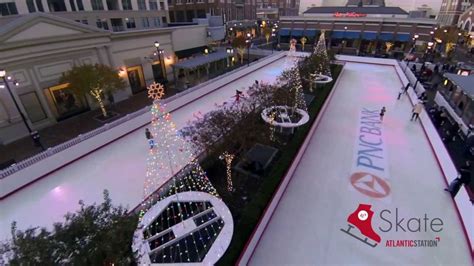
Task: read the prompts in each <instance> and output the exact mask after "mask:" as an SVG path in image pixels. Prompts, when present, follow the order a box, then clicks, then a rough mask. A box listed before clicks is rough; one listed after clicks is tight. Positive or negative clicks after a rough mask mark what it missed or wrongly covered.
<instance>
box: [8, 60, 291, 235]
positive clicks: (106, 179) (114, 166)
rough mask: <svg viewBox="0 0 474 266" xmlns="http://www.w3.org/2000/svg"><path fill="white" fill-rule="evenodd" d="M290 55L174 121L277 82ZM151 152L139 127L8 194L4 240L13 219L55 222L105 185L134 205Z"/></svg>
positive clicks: (117, 199) (22, 225)
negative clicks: (255, 85)
mask: <svg viewBox="0 0 474 266" xmlns="http://www.w3.org/2000/svg"><path fill="white" fill-rule="evenodd" d="M285 60H286V59H285V57H283V58H281V59H279V60H277V61H275V62H273V63H271V64H269V65H266V66H265V67H262V68H260V69H258V70H256V71H254V72H252V73H250V74H248V75H245V76H242V77H241V78H239V79H238V80H236V81H234V82H231V83H230V84H228V85H226V86H223V87H221V88H220V89H218V90H216V91H214V92H212V93H210V94H208V95H206V96H205V97H202V98H199V99H198V100H196V101H194V102H192V103H190V104H188V105H185V106H183V107H182V108H180V109H178V110H176V111H174V112H172V119H173V121H174V122H175V123H176V125H177V127H178V128H181V127H183V126H184V125H185V124H186V121H188V120H190V119H193V113H196V112H202V113H203V114H204V113H206V112H209V111H210V110H212V109H214V108H216V107H215V104H216V103H217V104H221V103H222V102H224V101H233V100H234V98H232V96H234V95H235V90H237V89H238V90H245V89H246V88H248V86H250V85H252V84H253V83H254V82H255V80H259V81H263V82H267V83H273V82H274V81H275V80H276V77H278V76H279V75H280V73H281V72H282V70H283V68H284V66H285ZM150 118H151V115H150ZM147 154H148V143H147V141H146V139H145V133H144V129H141V130H137V131H135V132H133V133H131V134H129V135H127V136H125V137H123V138H121V139H119V140H117V141H115V142H112V143H111V144H109V145H107V146H105V147H103V148H101V149H99V150H97V151H95V152H93V153H91V154H89V155H87V156H85V157H84V158H81V159H80V160H78V161H75V162H73V163H71V164H69V165H67V166H65V167H63V168H61V169H59V170H57V171H55V172H53V173H51V174H50V175H49V176H47V177H44V178H43V179H41V180H39V181H37V182H35V183H34V184H32V185H30V186H27V187H26V188H24V189H22V190H20V191H18V192H16V193H14V194H13V195H11V196H9V197H7V198H6V199H4V200H2V201H1V202H0V222H1V224H0V240H3V239H6V238H10V237H11V234H10V224H11V222H12V221H16V222H17V227H18V229H26V228H28V227H30V226H47V227H50V226H51V225H52V224H53V223H54V222H59V221H62V220H63V216H64V215H65V214H66V213H67V212H68V211H75V210H77V209H78V207H79V205H78V202H79V200H84V202H85V203H86V204H91V203H93V202H102V201H103V190H104V189H108V190H109V192H110V196H111V198H112V202H113V203H114V204H122V205H123V206H128V207H129V208H133V207H135V206H136V205H138V204H139V203H140V202H141V201H142V198H143V184H144V181H145V169H146V157H147Z"/></svg>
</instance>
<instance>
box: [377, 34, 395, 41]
mask: <svg viewBox="0 0 474 266" xmlns="http://www.w3.org/2000/svg"><path fill="white" fill-rule="evenodd" d="M379 40H382V41H391V40H393V33H390V32H382V33H380V35H379Z"/></svg>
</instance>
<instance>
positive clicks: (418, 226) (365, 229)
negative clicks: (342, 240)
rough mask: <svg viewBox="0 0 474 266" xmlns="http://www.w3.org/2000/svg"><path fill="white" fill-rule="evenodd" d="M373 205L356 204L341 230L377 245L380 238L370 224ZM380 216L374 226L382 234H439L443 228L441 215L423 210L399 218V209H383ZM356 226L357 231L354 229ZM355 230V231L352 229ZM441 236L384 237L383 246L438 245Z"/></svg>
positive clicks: (369, 243)
mask: <svg viewBox="0 0 474 266" xmlns="http://www.w3.org/2000/svg"><path fill="white" fill-rule="evenodd" d="M371 208H372V205H369V204H359V207H357V209H356V210H355V211H354V212H353V213H351V214H350V215H349V216H348V217H347V222H348V223H349V224H348V228H347V229H342V228H341V229H340V230H341V231H342V232H344V233H346V234H348V235H349V236H351V237H353V238H355V239H357V240H359V241H361V242H363V243H364V244H367V245H369V246H371V247H373V248H374V247H376V246H377V245H378V244H380V243H381V242H382V238H381V237H380V235H379V233H377V232H376V231H375V230H374V228H373V226H372V218H373V216H374V212H373V211H372V210H371ZM379 218H380V220H381V221H382V223H381V224H380V225H381V226H379V227H378V228H377V229H378V231H379V232H381V233H388V232H392V231H394V232H400V233H402V232H411V233H439V232H441V231H443V220H441V218H433V219H430V218H428V215H427V214H426V213H425V214H424V216H423V217H410V218H407V217H402V216H401V215H400V214H399V211H398V208H395V211H394V212H393V211H391V210H388V209H384V210H382V211H381V212H380V213H379ZM355 228H357V229H358V230H355ZM352 229H354V230H352ZM440 240H441V239H440V237H439V236H436V237H435V238H434V239H428V240H426V239H423V240H420V239H387V240H385V247H391V248H400V247H409V248H414V247H437V246H438V243H439V241H440Z"/></svg>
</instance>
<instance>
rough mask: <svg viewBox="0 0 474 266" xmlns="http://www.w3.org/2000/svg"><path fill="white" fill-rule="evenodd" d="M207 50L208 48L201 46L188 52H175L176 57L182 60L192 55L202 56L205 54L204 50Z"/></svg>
mask: <svg viewBox="0 0 474 266" xmlns="http://www.w3.org/2000/svg"><path fill="white" fill-rule="evenodd" d="M206 48H207V46H199V47H194V48H190V49H186V50H181V51H175V52H174V54H175V55H176V57H178V58H179V59H181V58H186V57H190V56H191V55H194V54H199V53H201V54H202V53H203V52H204V49H206Z"/></svg>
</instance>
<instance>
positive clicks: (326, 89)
mask: <svg viewBox="0 0 474 266" xmlns="http://www.w3.org/2000/svg"><path fill="white" fill-rule="evenodd" d="M341 70H342V66H341V65H331V72H332V73H333V78H334V81H333V82H331V83H329V84H326V85H319V86H318V88H317V89H316V90H314V92H308V91H306V90H305V93H306V94H313V95H314V96H315V98H314V100H313V101H312V103H311V105H310V106H309V107H308V113H309V115H310V121H309V122H308V123H307V124H306V125H304V126H302V127H301V128H298V130H297V131H296V132H295V133H294V134H293V136H292V137H291V139H290V140H289V141H288V142H287V143H286V144H275V145H273V146H275V147H276V148H278V149H279V150H280V152H279V156H278V157H277V159H276V160H275V161H274V162H273V163H272V168H271V169H270V170H269V171H267V173H266V174H264V176H262V177H261V178H259V179H257V180H256V179H254V178H250V179H251V180H235V181H234V182H235V183H236V187H238V188H240V189H236V191H235V192H233V193H229V192H227V190H225V185H223V181H222V180H223V179H224V178H222V177H223V176H224V175H225V171H224V165H223V163H222V162H219V161H207V162H203V167H204V168H205V170H206V172H207V174H208V176H209V179H210V180H211V182H212V183H213V184H214V186H215V187H216V188H217V190H218V192H219V194H220V195H221V196H222V198H223V200H224V201H225V202H226V204H227V205H228V206H229V208H230V210H231V212H232V214H233V217H234V235H233V238H232V242H231V244H230V246H229V248H228V249H227V251H226V253H225V254H224V256H223V257H222V258H221V260H220V261H219V262H218V264H217V265H233V264H235V262H236V261H237V259H238V257H239V255H240V253H241V252H242V249H243V248H244V246H245V244H246V243H247V241H248V239H249V237H250V235H251V234H252V232H253V230H254V228H255V226H256V225H257V223H258V221H259V220H260V216H261V215H262V214H263V211H264V210H265V207H266V206H267V205H268V204H269V202H270V200H271V199H272V196H273V194H274V193H275V191H276V189H277V187H278V185H279V184H280V182H281V180H282V178H283V177H284V176H285V174H286V172H287V171H288V169H289V167H290V165H291V163H292V162H293V158H294V157H295V156H296V154H297V152H298V150H299V148H300V146H301V145H302V143H303V142H304V140H305V138H306V136H307V134H308V132H309V129H310V128H311V126H312V125H313V123H314V121H315V119H316V117H317V116H318V114H319V112H320V110H321V108H322V106H323V105H324V103H325V101H326V100H327V97H328V95H329V93H330V92H331V90H332V88H333V85H334V82H335V81H336V80H337V77H338V76H339V73H340V72H341ZM218 169H221V170H218ZM234 179H235V178H234ZM216 182H217V183H219V184H216ZM242 197H245V200H242Z"/></svg>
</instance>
